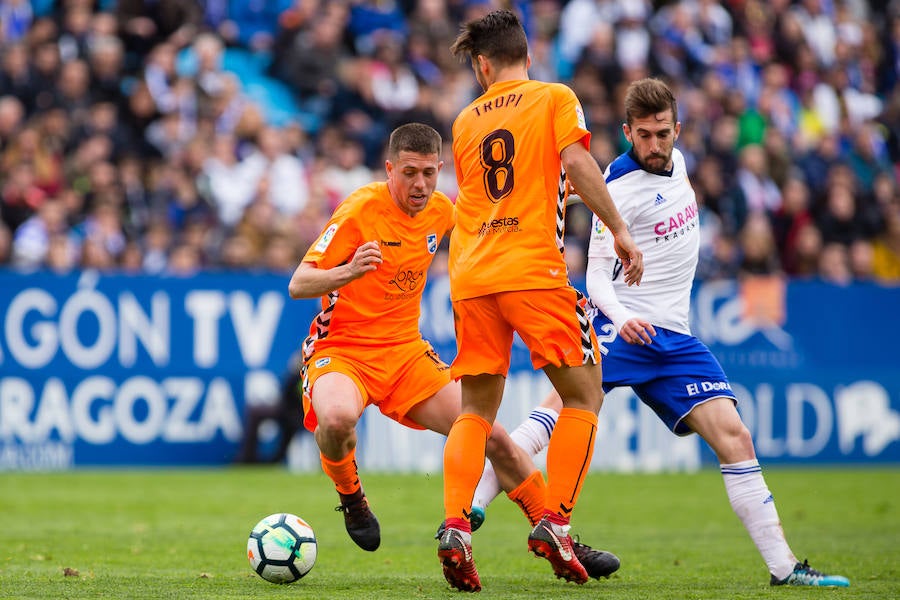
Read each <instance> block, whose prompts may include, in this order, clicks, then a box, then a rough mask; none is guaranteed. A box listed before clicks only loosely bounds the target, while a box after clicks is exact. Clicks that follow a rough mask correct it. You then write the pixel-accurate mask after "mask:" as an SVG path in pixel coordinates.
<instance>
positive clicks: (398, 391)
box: [303, 339, 450, 431]
mask: <svg viewBox="0 0 900 600" xmlns="http://www.w3.org/2000/svg"><path fill="white" fill-rule="evenodd" d="M334 372H337V373H343V374H344V375H346V376H347V377H349V378H350V379H352V380H353V381H354V383H356V387H357V388H359V393H360V394H361V395H362V398H363V404H364V406H368V405H369V404H374V405H376V406H377V407H378V410H380V411H381V412H382V414H384V415H385V416H386V417H389V418H391V419H393V420H395V421H397V422H398V423H400V424H402V425H406V426H407V427H412V428H413V429H424V427H422V426H420V425H418V424H417V423H415V422H413V421H411V420H410V419H408V418H407V417H406V413H408V412H409V411H410V409H412V408H413V407H414V406H415V405H417V404H419V403H420V402H422V401H423V400H425V399H427V398H430V397H431V396H433V395H434V394H436V393H437V392H438V391H439V390H440V389H441V388H442V387H444V386H445V385H447V384H448V383H450V367H449V366H447V364H446V363H445V362H443V361H442V360H441V359H440V357H439V356H438V355H437V352H435V351H434V349H433V348H432V347H431V344H429V343H428V342H426V341H425V340H423V339H419V340H416V341H415V342H409V343H406V344H401V345H396V346H391V347H390V348H385V347H366V346H352V347H341V346H333V347H330V348H325V349H323V350H320V351H318V352H316V353H315V354H314V355H313V356H312V357H311V358H310V359H309V360H307V361H306V363H305V364H304V365H303V414H304V418H303V425H304V426H305V427H306V428H307V429H309V430H310V431H315V430H316V426H317V425H318V420H317V419H316V413H315V411H314V410H313V408H312V403H311V402H310V394H311V393H312V389H313V386H315V384H316V379H318V377H319V376H320V375H323V374H325V373H334Z"/></svg>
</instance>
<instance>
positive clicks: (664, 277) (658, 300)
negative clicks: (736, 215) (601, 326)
mask: <svg viewBox="0 0 900 600" xmlns="http://www.w3.org/2000/svg"><path fill="white" fill-rule="evenodd" d="M672 162H673V166H672V172H671V173H670V174H665V175H657V174H654V173H649V172H647V171H645V170H643V169H642V168H641V166H640V165H639V164H638V162H637V161H636V160H635V158H634V156H633V155H632V154H631V153H626V154H623V155H621V156H619V157H618V158H616V160H614V161H613V162H612V163H611V164H610V165H609V167H607V169H606V173H605V176H606V185H607V187H608V188H609V193H610V195H611V196H612V199H613V202H614V203H615V205H616V207H617V208H618V209H619V213H620V214H621V215H622V218H623V219H624V220H625V223H626V225H627V226H628V231H629V232H630V233H631V237H632V238H633V239H634V241H635V243H636V244H637V246H638V248H640V249H641V252H643V253H644V275H643V278H642V279H641V284H640V285H633V286H631V287H629V286H627V285H626V284H625V280H624V276H623V275H622V273H621V271H622V264H621V262H620V261H618V260H617V257H616V254H615V251H614V250H613V236H612V233H611V232H610V231H609V229H607V228H606V226H605V225H604V224H603V222H602V221H600V220H599V219H598V218H597V216H596V215H594V218H593V224H592V225H593V227H592V230H591V242H590V247H589V248H588V268H587V283H586V285H587V289H588V294H589V295H591V300H592V301H593V302H594V304H596V305H597V306H598V307H599V308H601V310H604V302H602V301H600V302H597V301H595V298H594V296H593V292H592V291H591V290H592V288H595V289H598V290H599V289H600V288H599V286H596V285H592V280H593V279H594V278H599V277H605V278H606V279H607V280H609V279H610V278H612V283H613V289H614V290H615V293H616V296H617V298H618V302H619V303H620V304H621V305H622V307H623V308H624V309H626V310H627V311H628V312H629V313H632V314H633V315H634V316H638V317H641V318H643V319H646V320H648V321H650V322H651V323H653V325H656V326H659V327H664V328H666V329H671V330H672V331H677V332H680V333H685V334H690V325H689V323H688V319H689V313H690V298H691V286H692V284H693V281H694V272H695V271H696V268H697V257H698V252H699V248H700V219H699V213H698V208H697V199H696V196H695V195H694V190H693V188H691V184H690V181H688V176H687V170H686V167H685V164H684V156H683V155H682V154H681V152H680V151H678V149H674V150H673V152H672ZM598 295H600V294H599V292H598ZM596 300H601V298H597V299H596ZM610 308H611V307H610ZM604 312H606V313H607V314H608V316H610V318H612V319H613V321H614V322H616V321H617V319H616V318H615V317H613V315H612V314H609V313H610V312H615V311H614V310H610V311H607V310H604ZM616 325H617V326H619V327H621V323H616Z"/></svg>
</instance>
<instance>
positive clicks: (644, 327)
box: [619, 317, 656, 346]
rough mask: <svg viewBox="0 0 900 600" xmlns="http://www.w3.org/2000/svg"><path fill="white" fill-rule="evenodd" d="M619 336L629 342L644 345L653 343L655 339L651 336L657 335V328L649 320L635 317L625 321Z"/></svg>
mask: <svg viewBox="0 0 900 600" xmlns="http://www.w3.org/2000/svg"><path fill="white" fill-rule="evenodd" d="M619 336H621V338H622V339H623V340H625V341H626V342H628V343H629V344H636V345H638V346H644V345H647V344H652V343H653V340H652V339H650V338H651V336H656V329H654V328H653V325H652V324H651V323H650V322H649V321H645V320H643V319H638V318H636V317H635V318H633V319H628V320H627V321H625V324H624V325H622V328H621V329H620V330H619Z"/></svg>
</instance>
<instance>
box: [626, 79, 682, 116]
mask: <svg viewBox="0 0 900 600" xmlns="http://www.w3.org/2000/svg"><path fill="white" fill-rule="evenodd" d="M669 109H671V111H672V121H673V122H674V123H677V122H678V104H677V103H676V102H675V95H674V94H673V93H672V90H671V89H670V88H669V86H668V85H666V84H665V82H663V81H662V80H660V79H656V78H653V77H647V78H645V79H638V80H637V81H633V82H631V84H630V85H629V86H628V89H627V90H626V92H625V122H626V123H628V124H629V125H631V124H632V123H633V122H634V120H635V119H643V118H644V117H649V116H650V115H655V114H658V113H661V112H665V111H666V110H669Z"/></svg>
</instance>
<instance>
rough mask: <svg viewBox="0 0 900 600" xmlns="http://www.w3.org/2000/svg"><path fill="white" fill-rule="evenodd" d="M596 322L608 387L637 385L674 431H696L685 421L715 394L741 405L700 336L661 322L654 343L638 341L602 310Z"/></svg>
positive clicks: (639, 394)
mask: <svg viewBox="0 0 900 600" xmlns="http://www.w3.org/2000/svg"><path fill="white" fill-rule="evenodd" d="M593 325H594V330H595V331H596V332H597V340H598V341H599V344H600V352H601V354H602V356H603V362H602V365H603V390H604V391H606V392H608V391H609V390H611V389H613V388H616V387H624V386H629V387H631V388H632V389H633V390H634V393H635V394H636V395H637V397H638V398H640V399H641V401H642V402H643V403H644V404H646V405H647V406H649V407H650V408H651V409H653V412H655V413H656V414H657V416H658V417H659V418H660V419H662V421H663V422H664V423H665V424H666V426H667V427H668V428H669V429H671V430H672V432H673V433H675V434H677V435H687V434H689V433H692V431H691V430H690V429H689V428H688V426H687V425H685V424H684V423H683V420H684V418H685V417H686V416H687V415H688V414H690V412H691V411H692V410H693V409H694V407H695V406H698V405H700V404H703V403H704V402H707V401H709V400H712V399H713V398H730V399H731V400H732V401H733V402H734V403H735V404H737V398H735V396H734V392H733V391H732V389H731V383H730V382H729V381H728V377H726V375H725V371H723V370H722V366H721V365H720V364H719V361H718V360H716V357H715V356H713V353H712V352H710V350H709V348H707V347H706V345H705V344H704V343H703V342H701V341H700V340H698V339H697V338H696V337H694V336H691V335H685V334H683V333H676V332H674V331H671V330H669V329H664V328H662V327H656V337H655V338H653V343H652V344H650V345H647V346H637V345H633V344H629V343H628V342H626V341H625V340H623V339H622V338H620V337H619V335H618V332H617V331H616V328H615V326H614V325H613V324H612V323H611V322H610V320H609V319H608V318H606V316H604V315H603V314H602V313H600V314H598V315H597V317H595V318H594V321H593Z"/></svg>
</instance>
